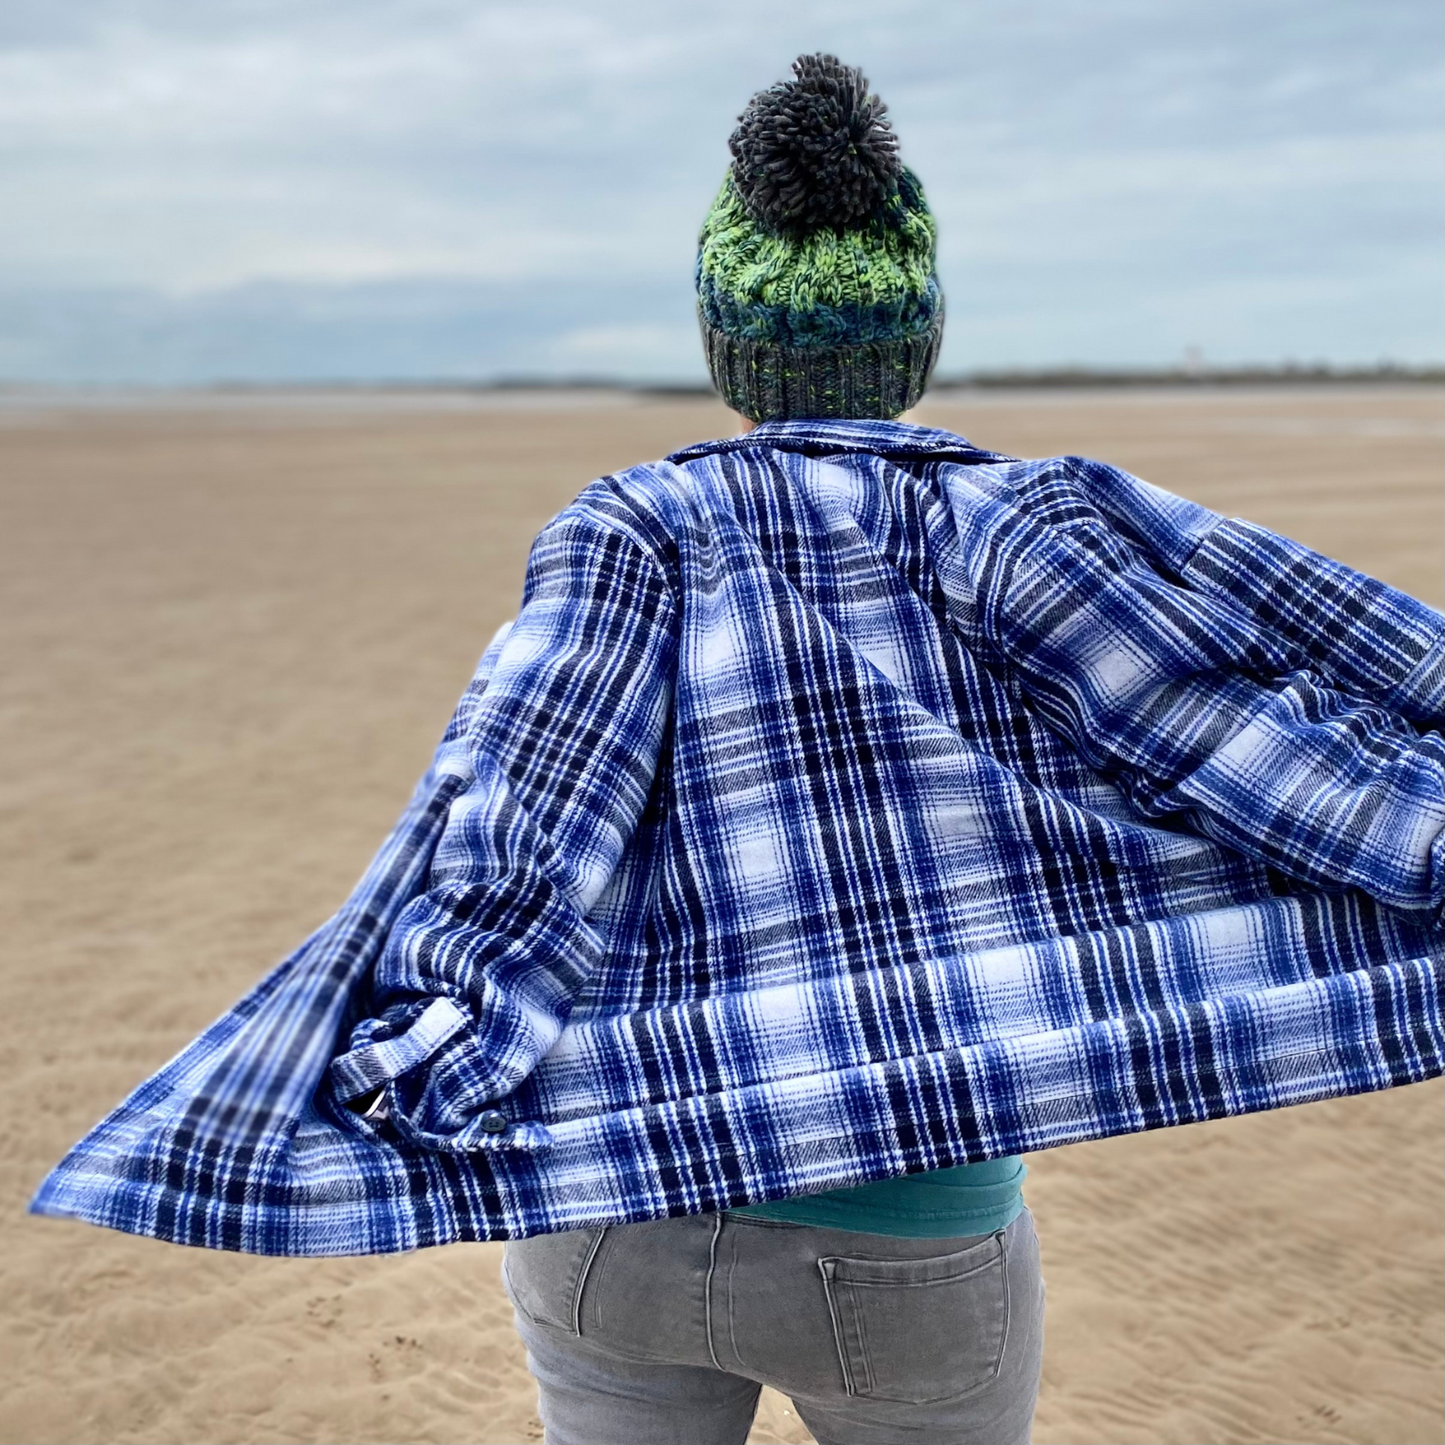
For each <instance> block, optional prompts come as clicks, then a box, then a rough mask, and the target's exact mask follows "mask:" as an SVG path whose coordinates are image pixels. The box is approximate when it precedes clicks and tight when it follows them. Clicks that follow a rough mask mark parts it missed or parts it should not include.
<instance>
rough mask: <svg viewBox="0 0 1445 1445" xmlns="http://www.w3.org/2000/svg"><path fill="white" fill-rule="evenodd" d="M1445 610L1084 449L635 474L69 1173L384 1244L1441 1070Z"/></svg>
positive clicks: (275, 1240) (549, 569)
mask: <svg viewBox="0 0 1445 1445" xmlns="http://www.w3.org/2000/svg"><path fill="white" fill-rule="evenodd" d="M1440 644H1441V624H1440V618H1439V616H1438V615H1437V614H1436V613H1434V612H1433V611H1431V610H1430V609H1428V608H1426V607H1424V606H1423V605H1422V604H1420V603H1417V602H1415V601H1413V600H1412V599H1410V598H1408V597H1405V596H1403V595H1402V594H1400V593H1398V592H1395V591H1393V590H1391V589H1390V588H1388V587H1386V586H1384V585H1383V584H1381V583H1379V582H1376V581H1374V580H1373V579H1371V578H1368V577H1365V576H1362V575H1360V574H1359V573H1356V572H1353V571H1351V570H1350V569H1348V568H1346V567H1343V566H1341V565H1339V564H1337V563H1335V562H1332V561H1329V560H1327V559H1325V558H1323V557H1320V556H1318V555H1317V554H1314V553H1312V552H1310V551H1308V550H1307V549H1305V548H1304V547H1301V546H1299V545H1297V544H1296V543H1294V542H1291V541H1288V540H1286V539H1284V538H1282V537H1279V536H1276V535H1274V534H1272V533H1270V532H1268V531H1265V530H1264V529H1262V528H1260V527H1257V526H1253V525H1251V524H1249V523H1246V522H1240V521H1227V520H1224V519H1222V518H1220V517H1218V516H1216V515H1215V514H1213V513H1211V512H1208V511H1206V510H1205V509H1203V508H1201V507H1198V506H1195V505H1193V504H1192V503H1189V502H1186V501H1183V500H1181V499H1179V498H1177V497H1173V496H1171V495H1169V494H1168V493H1165V492H1162V491H1160V490H1158V489H1156V488H1154V487H1151V486H1149V485H1147V484H1146V483H1143V482H1140V481H1138V480H1137V479H1135V478H1133V477H1130V476H1128V475H1126V474H1125V473H1123V472H1120V471H1118V470H1116V469H1114V468H1112V467H1109V466H1105V465H1101V464H1100V463H1097V462H1093V461H1088V460H1083V459H1079V458H1072V457H1064V458H1055V459H1051V460H1047V461H1018V460H1014V459H1011V458H1009V457H1004V456H1000V455H998V454H995V453H992V452H986V451H980V450H979V449H977V448H975V447H973V446H971V445H970V444H969V443H968V442H966V441H964V440H963V439H962V438H960V437H956V436H953V435H951V434H948V433H946V432H940V431H932V430H926V429H923V428H918V427H912V426H907V425H903V424H898V423H882V422H876V423H875V422H869V423H861V422H860V423H821V422H792V423H769V424H767V425H764V426H761V427H759V428H758V429H757V430H756V431H754V432H752V433H751V434H749V435H747V436H745V437H740V438H735V439H732V440H728V441H721V442H713V443H708V444H705V445H701V446H697V447H694V448H691V449H689V450H687V451H683V452H679V453H677V454H675V455H674V456H672V457H670V458H669V459H667V460H666V461H664V462H659V463H656V464H651V465H646V466H639V467H635V468H633V469H632V470H630V471H627V472H623V473H621V474H619V475H616V476H611V477H605V478H603V479H601V480H600V481H597V482H594V483H593V484H592V485H590V486H589V487H587V488H586V490H585V491H583V493H582V494H581V495H580V496H579V497H578V499H577V500H576V502H574V503H573V505H571V506H570V507H568V508H567V509H566V510H565V511H564V512H563V513H562V514H561V515H560V516H559V517H558V518H556V520H555V521H553V522H552V523H551V524H550V525H549V526H548V527H547V528H546V529H545V530H544V531H543V532H542V534H541V536H540V537H539V538H538V539H537V542H536V545H535V547H534V549H533V552H532V556H531V561H530V564H529V569H528V573H527V581H526V589H525V595H524V599H523V606H522V608H521V611H520V614H519V616H518V617H517V619H516V622H515V624H514V625H512V626H511V627H510V629H509V630H504V633H503V634H500V635H499V636H498V638H497V639H496V640H495V641H494V642H493V644H492V646H491V647H489V648H488V650H487V652H486V655H485V656H484V657H483V659H482V663H481V666H480V668H479V670H478V672H477V675H476V678H475V680H474V681H473V683H472V685H471V687H470V688H469V689H468V691H467V693H466V694H465V696H464V697H463V698H462V701H461V704H460V707H459V708H458V710H457V713H456V716H455V717H454V719H453V721H452V723H451V726H450V727H449V728H448V730H447V733H446V736H445V738H444V740H443V742H442V744H441V746H440V748H439V750H438V752H437V754H436V758H435V760H434V763H433V765H432V767H431V769H430V771H429V772H428V773H427V775H426V777H425V778H424V779H423V780H422V782H421V783H420V785H419V786H418V788H417V791H416V793H415V796H414V797H413V799H412V802H411V805H410V806H409V808H408V809H407V810H406V812H405V813H404V814H403V816H402V818H401V820H400V821H399V823H398V824H397V826H396V828H395V830H394V831H393V833H392V835H391V836H390V838H389V839H388V840H387V842H386V843H385V845H384V846H383V848H382V849H381V851H380V852H379V853H378V854H377V856H376V859H375V860H374V862H373V863H372V865H371V867H370V869H369V870H368V872H367V874H366V876H365V877H364V878H363V879H362V881H361V883H360V884H359V885H358V887H357V889H356V891H355V893H354V894H353V895H352V897H351V898H350V899H349V900H348V901H347V903H346V904H345V906H344V907H343V908H342V909H341V911H340V912H339V913H337V915H336V916H335V917H334V918H333V919H331V920H330V921H329V922H328V923H327V924H326V925H324V926H323V927H322V928H321V929H320V930H319V931H318V932H317V933H316V934H314V935H313V936H312V937H311V938H310V939H309V940H307V941H306V943H304V944H303V945H302V946H301V948H299V949H298V950H297V952H296V953H295V954H293V955H292V956H291V957H290V958H289V959H287V960H286V961H285V962H284V963H283V964H281V966H280V967H279V968H278V969H276V970H275V971H274V972H273V973H272V974H271V975H270V976H269V977H268V978H266V979H265V980H264V981H263V982H262V983H261V984H260V985H259V986H258V987H257V988H256V989H255V990H254V991H253V992H252V993H251V994H250V995H249V996H248V997H247V998H245V999H244V1000H242V1002H241V1003H239V1004H238V1005H237V1006H236V1007H235V1008H234V1009H232V1010H231V1011H230V1012H229V1013H227V1014H226V1015H225V1016H224V1017H223V1018H221V1019H220V1020H219V1021H218V1022H217V1023H215V1024H214V1025H213V1026H212V1027H211V1028H210V1029H208V1030H207V1031H206V1032H205V1033H204V1034H203V1035H202V1036H201V1037H200V1038H199V1039H198V1040H197V1041H196V1042H195V1043H194V1044H192V1045H191V1046H190V1047H189V1048H188V1049H186V1050H185V1051H184V1052H183V1053H182V1054H181V1055H180V1056H179V1057H178V1058H177V1059H176V1060H174V1061H173V1062H172V1063H171V1064H169V1065H168V1066H167V1067H165V1068H164V1069H162V1070H161V1071H160V1072H159V1073H158V1074H156V1075H155V1076H154V1077H153V1078H152V1079H150V1080H148V1081H147V1082H146V1083H144V1084H142V1085H141V1087H140V1088H139V1089H138V1090H137V1091H136V1092H135V1094H133V1095H132V1097H131V1098H130V1099H128V1100H127V1101H126V1102H125V1103H124V1104H123V1105H122V1106H121V1107H120V1108H119V1109H117V1110H116V1111H115V1112H114V1113H113V1114H112V1115H111V1116H110V1117H109V1118H108V1119H106V1120H105V1121H104V1122H103V1123H102V1124H100V1125H99V1126H98V1127H97V1128H96V1129H95V1130H94V1131H93V1132H92V1133H91V1134H90V1135H89V1136H88V1137H87V1138H85V1139H84V1140H83V1141H82V1142H81V1143H80V1144H78V1145H77V1146H76V1147H75V1149H73V1150H72V1151H71V1153H70V1154H69V1155H68V1156H67V1157H66V1159H65V1160H64V1161H63V1162H62V1163H61V1164H60V1165H59V1166H58V1167H57V1168H56V1170H55V1171H54V1172H53V1173H52V1174H51V1176H50V1177H49V1178H48V1179H47V1180H46V1181H45V1183H44V1185H43V1186H42V1188H41V1190H40V1193H39V1194H38V1196H37V1198H36V1202H35V1205H34V1207H35V1208H36V1209H37V1210H39V1211H40V1212H43V1213H49V1214H56V1215H71V1216H78V1217H80V1218H83V1219H87V1220H91V1221H93V1222H95V1223H98V1224H104V1225H109V1226H112V1227H115V1228H119V1229H124V1230H129V1231H132V1232H134V1233H138V1234H146V1235H154V1236H157V1237H160V1238H164V1239H170V1240H175V1241H178V1242H182V1243H187V1244H200V1245H209V1246H213V1247H219V1248H227V1249H242V1250H249V1251H254V1252H257V1253H264V1254H341V1253H377V1252H382V1251H390V1250H400V1249H410V1248H414V1247H416V1246H419V1245H430V1244H440V1243H445V1242H447V1241H452V1240H462V1239H483V1238H507V1237H517V1236H522V1235H527V1234H532V1233H538V1232H545V1231H549V1230H559V1229H567V1228H572V1227H577V1226H582V1225H591V1224H602V1223H616V1222H622V1221H630V1220H642V1219H649V1218H656V1217H661V1216H666V1215H677V1214H684V1213H693V1212H699V1211H706V1210H717V1209H722V1208H727V1207H730V1206H736V1205H741V1204H745V1203H755V1202H759V1201H763V1200H770V1199H778V1198H784V1197H787V1196H790V1195H794V1194H798V1193H804V1192H809V1191H813V1190H820V1189H828V1188H837V1187H841V1186H848V1185H853V1184H859V1183H863V1182H867V1181H869V1180H874V1179H879V1178H884V1177H887V1176H891V1175H898V1174H902V1173H906V1172H911V1171H917V1170H926V1169H934V1168H938V1167H941V1166H946V1165H952V1164H959V1163H964V1162H967V1161H970V1160H978V1159H984V1158H991V1157H996V1156H999V1155H1007V1154H1017V1153H1021V1152H1025V1151H1028V1150H1035V1149H1044V1148H1048V1147H1050V1146H1053V1145H1059V1144H1067V1143H1072V1142H1075V1141H1078V1140H1084V1139H1091V1138H1098V1137H1102V1136H1106V1135H1112V1134H1118V1133H1123V1132H1128V1131H1134V1130H1142V1129H1152V1128H1160V1127H1165V1126H1169V1125H1176V1124H1184V1123H1189V1122H1191V1121H1195V1120H1201V1119H1209V1118H1215V1117H1219V1116H1223V1115H1231V1114H1243V1113H1248V1112H1250V1111H1253V1110H1260V1109H1270V1108H1276V1107H1279V1106H1282V1105H1286V1104H1293V1103H1298V1102H1303V1101H1306V1100H1312V1099H1319V1098H1323V1097H1326V1096H1330V1095H1340V1094H1348V1093H1354V1092H1360V1091H1365V1090H1371V1089H1380V1088H1385V1087H1388V1086H1390V1085H1396V1084H1404V1083H1409V1082H1412V1081H1415V1080H1420V1079H1424V1078H1427V1077H1430V1076H1432V1075H1435V1074H1438V1073H1439V1072H1440V1071H1441V1066H1442V1049H1445V1039H1442V1027H1441V1002H1442V1000H1441V977H1440V958H1439V947H1440V912H1439V910H1440V903H1441V886H1442V885H1441V880H1442V853H1441V827H1442V812H1445V807H1442V788H1441V776H1442V745H1441V737H1440V732H1439V726H1440V711H1441V682H1440V652H1441V647H1440Z"/></svg>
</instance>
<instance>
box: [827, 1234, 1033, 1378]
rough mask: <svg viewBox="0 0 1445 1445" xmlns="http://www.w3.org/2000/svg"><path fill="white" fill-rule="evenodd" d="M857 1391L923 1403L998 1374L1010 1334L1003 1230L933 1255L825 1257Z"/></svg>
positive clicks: (841, 1349) (837, 1331)
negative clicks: (911, 1257) (972, 1242)
mask: <svg viewBox="0 0 1445 1445" xmlns="http://www.w3.org/2000/svg"><path fill="white" fill-rule="evenodd" d="M818 1268H819V1270H820V1271H821V1272H822V1275H823V1287H824V1289H825V1290H826V1292H827V1296H828V1308H829V1310H830V1312H831V1313H832V1316H833V1334H834V1337H835V1340H836V1342H837V1346H838V1360H839V1363H840V1364H841V1365H842V1367H843V1382H844V1386H845V1388H846V1389H847V1391H848V1393H849V1394H850V1395H857V1396H863V1397H866V1398H869V1399H874V1400H898V1401H902V1402H905V1403H907V1404H914V1405H921V1404H926V1403H929V1402H932V1401H938V1400H948V1399H953V1398H956V1397H957V1396H959V1395H966V1394H968V1393H969V1392H970V1391H972V1390H979V1389H982V1388H983V1387H984V1386H985V1385H988V1384H990V1383H991V1382H992V1381H993V1380H995V1379H996V1378H997V1377H998V1372H999V1367H1000V1365H1001V1364H1002V1361H1003V1350H1004V1343H1005V1340H1006V1339H1007V1336H1008V1320H1009V1298H1008V1272H1007V1269H1006V1267H1005V1255H1004V1238H1003V1234H1002V1232H1000V1233H998V1234H993V1235H990V1236H989V1237H988V1238H987V1239H985V1240H982V1241H980V1242H979V1243H978V1244H973V1245H970V1246H969V1247H968V1248H967V1249H963V1250H959V1251H957V1252H956V1253H953V1254H944V1255H934V1256H932V1257H931V1258H925V1259H861V1258H850V1257H848V1256H846V1255H830V1256H826V1257H824V1258H822V1259H820V1260H819V1261H818Z"/></svg>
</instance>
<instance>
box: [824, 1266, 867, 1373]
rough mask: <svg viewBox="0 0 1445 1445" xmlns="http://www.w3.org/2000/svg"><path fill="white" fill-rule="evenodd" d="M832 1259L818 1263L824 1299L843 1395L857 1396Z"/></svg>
mask: <svg viewBox="0 0 1445 1445" xmlns="http://www.w3.org/2000/svg"><path fill="white" fill-rule="evenodd" d="M832 1263H833V1260H832V1259H831V1258H823V1259H820V1260H819V1261H818V1273H819V1274H821V1275H822V1276H823V1298H824V1299H826V1300H827V1301H828V1319H829V1320H830V1321H831V1322H832V1325H833V1348H834V1349H835V1350H836V1351H837V1352H838V1368H839V1370H841V1371H842V1373H843V1393H844V1394H846V1395H857V1393H858V1392H857V1391H856V1390H855V1389H854V1388H853V1371H852V1370H851V1369H850V1368H849V1365H848V1352H847V1350H846V1349H844V1347H843V1330H842V1326H841V1325H840V1324H839V1322H838V1307H837V1305H836V1304H835V1302H834V1300H833V1272H832V1270H831V1269H830V1268H829V1266H830V1265H832Z"/></svg>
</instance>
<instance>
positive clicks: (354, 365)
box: [0, 0, 1445, 382]
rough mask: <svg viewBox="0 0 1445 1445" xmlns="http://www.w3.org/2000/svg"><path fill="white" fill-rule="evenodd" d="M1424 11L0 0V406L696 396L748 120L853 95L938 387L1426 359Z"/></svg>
mask: <svg viewBox="0 0 1445 1445" xmlns="http://www.w3.org/2000/svg"><path fill="white" fill-rule="evenodd" d="M1441 32H1442V20H1441V13H1440V6H1439V4H1438V3H1437V0H1368V3H1364V0H1198V3H1197V0H1046V3H1030V0H973V3H970V0H952V3H932V4H923V3H918V4H910V3H887V0H884V3H881V4H880V3H878V0H873V3H871V4H855V3H852V0H826V3H817V4H814V3H797V0H794V3H785V4H780V3H778V0H767V3H764V0H731V3H728V4H726V5H715V4H708V3H690V4H680V3H677V0H670V3H654V0H607V3H596V4H548V3H545V0H532V3H528V4H519V5H499V4H487V3H478V0H471V3H458V0H387V3H380V0H344V3H343V0H201V3H197V0H65V3H62V4H52V5H42V4H10V5H3V6H0V378H8V379H13V380H21V379H30V380H45V381H80V380H94V381H126V380H132V381H145V382H173V381H209V380H217V379H252V380H283V379H312V380H319V379H332V378H336V379H342V378H355V379H383V378H412V379H421V378H488V377H496V376H499V375H516V374H531V375H549V376H562V375H576V374H604V375H616V376H624V377H630V378H634V379H656V380H677V381H686V380H700V379H702V377H703V370H702V361H701V354H700V350H699V346H698V341H697V333H696V325H695V322H694V320H693V313H692V264H693V256H694V248H695V244H696V233H697V227H698V224H699V222H700V220H701V218H702V215H703V212H704V211H705V210H706V208H707V205H708V203H709V201H710V200H711V197H712V195H713V193H714V191H715V190H716V188H717V186H718V184H719V182H720V181H721V178H722V174H723V170H724V167H725V165H726V163H727V159H728V154H727V136H728V133H729V132H730V130H731V129H732V126H733V123H734V121H735V118H736V116H737V114H738V112H739V111H740V110H741V108H742V106H743V105H744V103H745V102H746V101H747V98H748V96H749V95H750V94H751V92H752V91H754V90H756V89H758V88H760V87H761V86H763V85H766V84H768V83H770V82H771V81H773V80H775V79H779V78H781V77H782V76H784V75H785V74H786V72H787V68H788V64H789V62H790V61H791V59H792V57H793V56H794V55H796V54H797V53H799V52H800V51H804V50H820V49H823V50H832V51H834V52H835V53H837V54H838V55H840V56H842V58H843V59H844V60H846V61H847V62H849V63H850V64H859V65H862V66H863V68H864V69H865V71H866V72H867V74H868V76H869V78H870V80H871V81H872V83H873V86H874V88H875V89H876V90H877V91H878V93H879V94H881V95H882V96H883V98H884V99H885V100H886V101H887V102H888V104H889V107H890V110H891V112H892V115H893V118H894V123H895V126H896V129H897V130H898V133H899V135H900V137H901V141H902V150H903V155H904V159H905V160H906V161H907V162H908V163H909V164H910V165H912V166H913V168H914V169H915V170H916V171H918V173H919V174H920V175H921V176H922V178H923V181H924V185H925V187H926V189H927V191H928V195H929V197H930V200H931V202H932V205H933V207H934V210H935V211H936V213H937V215H938V219H939V227H940V255H939V271H940V275H941V278H942V281H943V287H944V291H945V294H946V296H947V298H948V307H949V313H948V315H949V320H948V328H947V339H946V342H945V347H944V358H943V363H942V369H943V370H945V371H948V372H954V373H957V372H963V371H970V370H976V369H994V368H1005V367H1039V366H1051V365H1059V364H1065V363H1086V364H1094V365H1127V364H1158V363H1170V362H1176V361H1178V360H1179V358H1180V357H1181V355H1182V354H1183V352H1184V349H1185V348H1186V347H1190V346H1197V347H1199V348H1201V349H1202V351H1203V353H1204V356H1205V358H1206V360H1208V361H1214V362H1219V363H1233V362H1276V361H1282V360H1285V359H1297V360H1302V361H1312V360H1315V359H1323V360H1328V361H1331V362H1335V363H1355V362H1367V363H1368V362H1373V361H1376V360H1378V359H1382V358H1391V359H1395V360H1399V361H1406V362H1438V361H1439V360H1441V358H1442V353H1445V342H1442V321H1441V313H1442V304H1445V288H1442V278H1441V259H1440V253H1441V240H1442V197H1441V183H1440V178H1441V174H1442V162H1445V142H1442V125H1441V111H1442V94H1445V82H1442V69H1441V41H1442V33H1441Z"/></svg>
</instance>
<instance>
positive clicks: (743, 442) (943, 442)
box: [667, 420, 1013, 464]
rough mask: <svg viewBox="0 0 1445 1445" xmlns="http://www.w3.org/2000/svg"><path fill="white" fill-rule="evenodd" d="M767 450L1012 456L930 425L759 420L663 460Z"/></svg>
mask: <svg viewBox="0 0 1445 1445" xmlns="http://www.w3.org/2000/svg"><path fill="white" fill-rule="evenodd" d="M762 447H768V448H771V449H774V450H777V451H785V452H804V453H809V454H812V455H814V456H821V455H824V454H826V453H830V452H832V453H836V452H853V453H868V454H871V455H873V456H883V457H888V458H890V459H892V460H903V459H907V458H912V457H927V458H931V459H934V460H947V461H958V462H1003V461H1012V460H1013V458H1012V457H1007V456H1004V455H1003V454H1002V453H1000V452H990V451H985V450H983V449H982V448H981V447H976V446H974V445H973V443H972V442H970V441H969V440H967V438H965V437H961V436H956V435H955V434H954V433H953V432H949V431H939V430H937V429H936V428H934V427H926V426H913V425H911V424H910V423H908V422H901V421H824V420H803V421H765V422H763V423H761V424H760V425H758V426H756V427H754V428H753V430H752V431H750V432H745V433H744V434H743V435H742V436H737V437H724V438H721V439H720V440H718V441H711V442H698V443H697V444H696V445H694V446H690V447H684V448H683V449H682V450H681V451H677V452H673V453H672V454H671V455H670V456H669V457H668V458H667V460H668V461H670V462H674V463H679V464H680V463H682V462H690V461H693V460H695V459H696V458H698V457H704V456H709V455H713V454H716V453H719V452H739V451H748V450H752V449H754V448H762Z"/></svg>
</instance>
